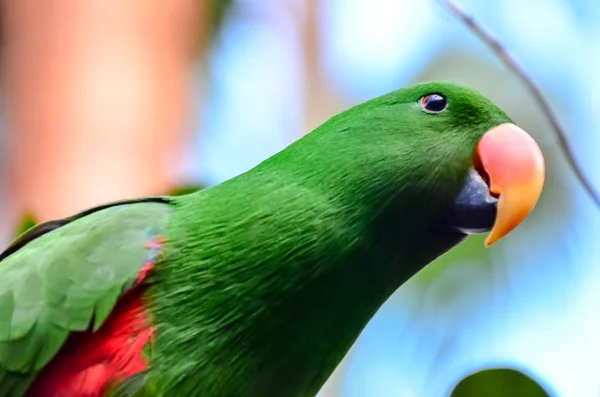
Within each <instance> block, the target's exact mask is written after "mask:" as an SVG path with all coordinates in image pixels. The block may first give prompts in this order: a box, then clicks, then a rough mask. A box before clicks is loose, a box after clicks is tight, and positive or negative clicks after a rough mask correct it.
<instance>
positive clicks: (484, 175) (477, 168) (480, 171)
mask: <svg viewBox="0 0 600 397" xmlns="http://www.w3.org/2000/svg"><path fill="white" fill-rule="evenodd" d="M473 168H474V169H475V171H477V173H478V174H479V176H480V177H481V179H483V181H484V182H485V184H486V185H487V186H488V189H489V188H490V183H491V182H490V181H491V180H490V176H489V174H488V173H487V171H486V170H485V168H484V167H483V163H482V162H481V159H480V158H479V155H477V152H475V153H474V154H473ZM489 193H490V196H492V197H494V198H499V197H500V195H499V194H496V193H494V192H492V191H491V190H490V192H489Z"/></svg>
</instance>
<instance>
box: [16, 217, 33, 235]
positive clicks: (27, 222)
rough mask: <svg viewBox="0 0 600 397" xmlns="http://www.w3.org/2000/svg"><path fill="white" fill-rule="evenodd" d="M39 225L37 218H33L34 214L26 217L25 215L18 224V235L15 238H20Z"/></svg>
mask: <svg viewBox="0 0 600 397" xmlns="http://www.w3.org/2000/svg"><path fill="white" fill-rule="evenodd" d="M37 224H38V221H37V219H36V218H35V216H33V214H31V213H29V212H28V213H26V214H25V215H23V217H22V218H21V220H20V221H19V223H18V224H17V228H16V233H15V235H14V236H15V237H18V236H20V235H21V234H23V233H25V232H26V231H27V230H29V229H31V228H32V227H34V226H35V225H37Z"/></svg>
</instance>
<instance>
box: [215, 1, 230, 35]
mask: <svg viewBox="0 0 600 397" xmlns="http://www.w3.org/2000/svg"><path fill="white" fill-rule="evenodd" d="M232 4H233V0H212V1H211V2H210V19H209V24H210V26H209V29H210V34H211V37H214V35H215V34H216V33H217V32H218V31H219V30H220V29H221V26H222V23H223V20H224V18H225V15H226V13H227V10H228V9H229V8H230V7H231V5H232Z"/></svg>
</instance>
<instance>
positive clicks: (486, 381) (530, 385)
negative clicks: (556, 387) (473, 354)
mask: <svg viewBox="0 0 600 397" xmlns="http://www.w3.org/2000/svg"><path fill="white" fill-rule="evenodd" d="M515 396H519V397H549V396H550V395H549V394H548V392H546V391H545V390H544V389H543V388H542V386H540V385H539V384H538V383H537V382H536V381H534V380H533V379H531V378H530V377H528V376H527V375H525V374H523V373H522V372H519V371H517V370H514V369H509V368H497V369H486V370H482V371H479V372H476V373H474V374H471V375H469V376H467V377H466V378H464V379H463V380H461V381H460V382H459V383H458V385H456V387H455V388H454V390H453V391H452V394H451V397H515Z"/></svg>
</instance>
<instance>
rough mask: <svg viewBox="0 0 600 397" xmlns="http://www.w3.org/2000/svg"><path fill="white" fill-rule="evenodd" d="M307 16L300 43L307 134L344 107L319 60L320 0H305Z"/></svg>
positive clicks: (320, 37)
mask: <svg viewBox="0 0 600 397" xmlns="http://www.w3.org/2000/svg"><path fill="white" fill-rule="evenodd" d="M303 6H304V7H306V13H305V15H306V17H305V18H304V20H303V21H302V22H303V27H302V35H303V37H302V44H303V47H304V80H305V87H306V91H305V105H304V111H305V117H304V119H305V123H306V125H305V127H304V133H305V134H307V133H309V132H311V131H312V130H314V129H315V128H317V127H318V126H319V125H321V124H323V123H324V122H325V121H327V120H328V119H329V118H331V117H332V116H333V115H334V114H337V113H339V112H341V111H343V110H344V108H345V105H346V104H345V101H344V99H343V98H340V97H338V96H336V95H335V92H334V91H333V87H332V86H331V85H329V84H328V83H327V81H326V80H325V76H324V73H323V69H322V61H321V40H322V32H321V21H320V17H321V15H320V13H321V10H322V4H321V1H320V0H308V1H306V3H304V4H303Z"/></svg>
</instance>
